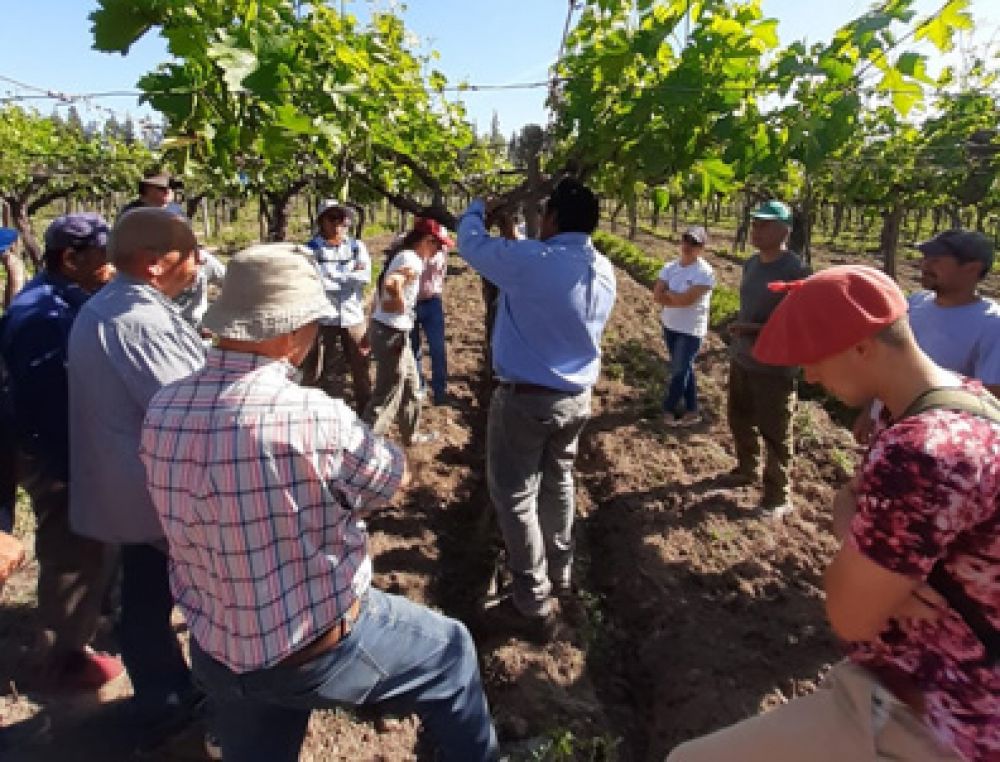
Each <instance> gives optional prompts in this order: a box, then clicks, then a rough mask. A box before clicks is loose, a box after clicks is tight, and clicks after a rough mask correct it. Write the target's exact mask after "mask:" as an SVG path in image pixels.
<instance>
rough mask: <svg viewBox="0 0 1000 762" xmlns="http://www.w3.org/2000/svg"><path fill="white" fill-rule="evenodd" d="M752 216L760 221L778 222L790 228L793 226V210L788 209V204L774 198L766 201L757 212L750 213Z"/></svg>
mask: <svg viewBox="0 0 1000 762" xmlns="http://www.w3.org/2000/svg"><path fill="white" fill-rule="evenodd" d="M750 216H751V217H754V218H756V219H758V220H777V221H778V222H783V223H785V224H786V225H788V226H789V227H791V226H792V210H791V209H789V208H788V204H785V203H783V202H781V201H778V200H777V199H774V198H772V199H771V200H770V201H765V202H764V203H763V204H761V205H760V206H759V207H758V208H757V210H756V211H754V212H750Z"/></svg>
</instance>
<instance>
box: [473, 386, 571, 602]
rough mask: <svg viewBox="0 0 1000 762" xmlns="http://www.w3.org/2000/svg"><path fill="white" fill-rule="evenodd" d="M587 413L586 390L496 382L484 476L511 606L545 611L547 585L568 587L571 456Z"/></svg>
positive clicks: (547, 596) (488, 429)
mask: <svg viewBox="0 0 1000 762" xmlns="http://www.w3.org/2000/svg"><path fill="white" fill-rule="evenodd" d="M589 418H590V390H589V389H588V390H587V391H584V392H580V393H578V394H572V393H565V394H564V393H557V392H552V393H545V392H538V391H534V390H533V391H531V392H524V391H516V390H513V389H511V388H510V387H507V386H503V385H501V386H498V387H497V388H496V389H495V390H494V392H493V398H492V400H491V402H490V413H489V423H488V428H487V437H486V478H487V484H488V486H489V491H490V498H491V499H492V501H493V505H494V507H495V508H496V512H497V522H498V523H499V525H500V531H501V533H502V534H503V538H504V544H505V545H506V546H507V564H508V566H509V568H510V571H511V575H512V576H513V582H514V589H513V596H514V604H515V606H517V608H518V610H519V611H521V613H523V614H525V615H528V616H538V615H542V614H545V613H547V612H548V608H549V595H550V593H551V592H552V589H553V587H555V588H556V589H559V588H562V587H568V586H569V583H570V576H571V573H572V565H573V517H574V513H575V508H576V501H575V495H574V484H573V461H574V460H576V452H577V445H578V443H579V441H580V433H581V432H582V431H583V427H584V426H585V425H586V423H587V420H588V419H589Z"/></svg>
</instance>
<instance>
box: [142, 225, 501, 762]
mask: <svg viewBox="0 0 1000 762" xmlns="http://www.w3.org/2000/svg"><path fill="white" fill-rule="evenodd" d="M307 253H308V252H304V250H302V249H299V248H298V247H295V246H291V245H288V244H268V245H261V246H254V247H251V248H250V249H247V250H245V251H243V252H240V253H239V254H237V255H236V256H235V257H234V258H233V260H232V261H231V262H230V264H229V268H228V270H227V273H226V278H225V281H224V283H223V287H222V293H221V294H220V296H219V298H218V300H217V301H216V302H215V304H213V305H212V306H211V307H210V308H209V311H208V312H207V313H206V315H205V318H204V325H205V327H206V328H208V329H209V330H211V331H212V332H213V333H215V334H216V335H217V336H218V337H219V339H218V346H217V347H216V348H214V349H212V350H210V351H209V354H208V359H207V362H206V365H205V367H204V368H203V369H202V370H200V371H198V372H196V373H195V374H193V375H192V376H190V377H188V378H186V379H183V380H181V381H177V382H175V383H173V384H170V385H169V386H166V387H165V388H164V389H163V390H161V391H160V392H159V393H158V394H157V395H156V396H155V397H154V398H153V400H152V402H151V403H150V406H149V409H148V413H147V415H146V420H145V423H144V427H143V437H142V451H141V455H142V458H143V461H144V463H145V465H146V471H147V475H148V484H149V489H150V493H151V494H152V496H153V502H154V503H155V505H156V508H157V512H158V513H159V516H160V520H161V521H162V523H163V527H164V530H165V533H166V536H167V540H168V543H169V549H170V560H171V570H170V577H171V586H172V589H173V592H174V596H175V598H176V600H177V604H178V606H179V607H180V608H181V609H182V611H183V612H184V614H185V616H186V617H187V621H188V625H189V627H190V630H191V634H192V636H193V637H192V641H191V660H192V667H193V669H194V671H195V674H196V676H197V677H198V679H199V681H200V682H201V684H203V685H204V686H205V687H206V689H207V690H208V692H209V694H210V696H211V697H212V699H213V704H214V708H215V709H216V712H217V716H216V730H217V732H218V734H219V736H220V739H221V741H222V749H223V756H224V758H225V759H226V760H227V762H248V761H250V760H254V761H256V760H261V761H263V760H268V762H281V761H283V760H288V761H289V762H291V761H292V760H297V759H298V756H299V749H300V747H301V745H302V740H303V738H304V735H305V731H306V725H307V722H308V719H309V714H310V711H311V710H312V709H313V708H328V707H334V706H339V705H362V704H368V705H374V706H377V707H379V708H383V709H385V710H388V711H392V712H405V713H408V712H416V713H417V714H419V715H420V717H421V719H422V721H423V723H424V726H425V727H426V728H427V730H428V731H429V733H430V735H431V737H432V738H433V739H434V741H435V743H436V744H437V746H438V748H439V751H440V758H442V759H446V760H463V762H464V761H466V760H472V761H475V760H491V759H494V758H495V756H496V735H495V732H494V729H493V725H492V722H491V720H490V715H489V709H488V707H487V704H486V698H485V695H484V694H483V690H482V683H481V680H480V676H479V668H478V664H477V660H476V652H475V647H474V645H473V643H472V640H471V638H470V636H469V633H468V631H467V630H466V629H465V627H464V626H463V625H462V624H461V623H460V622H457V621H455V620H453V619H449V618H447V617H445V616H442V615H440V614H437V613H435V612H432V611H430V610H429V609H426V608H424V607H422V606H418V605H416V604H413V603H411V602H409V601H407V600H405V599H404V598H400V597H397V596H392V595H387V594H384V593H382V592H380V591H378V590H375V589H374V588H372V587H370V583H371V576H372V565H371V559H370V558H369V556H368V553H367V547H366V545H367V532H366V529H365V524H364V520H363V519H364V516H365V515H366V514H367V513H369V512H370V511H372V510H375V509H377V508H379V507H381V506H383V505H385V504H386V503H387V502H388V501H389V499H390V498H391V497H392V496H393V495H394V493H396V492H397V491H398V490H399V489H400V488H401V487H403V486H405V484H406V482H407V481H408V475H407V470H406V465H405V461H404V457H403V453H402V451H401V450H400V449H399V448H398V447H396V446H395V445H393V444H392V443H390V442H388V441H387V440H385V439H383V438H381V437H379V436H376V435H375V434H373V433H372V431H371V429H369V428H368V427H367V426H365V425H364V424H363V423H361V422H360V421H359V420H358V418H357V417H356V416H355V415H354V413H353V412H351V410H350V409H349V408H348V407H347V405H346V404H344V402H343V401H342V400H337V399H333V398H331V397H328V396H327V395H326V394H324V393H323V392H322V391H319V390H317V389H308V388H303V387H300V386H298V385H297V384H295V383H294V382H293V381H292V380H291V379H290V375H291V374H292V372H293V370H294V368H295V367H296V366H298V365H299V364H300V363H301V362H302V361H303V360H304V359H305V356H306V354H307V353H308V351H309V349H310V347H311V346H312V343H313V341H314V340H315V338H316V333H317V330H318V327H317V326H318V321H319V319H320V318H323V317H325V316H327V315H328V313H329V310H330V306H329V302H328V300H327V298H326V296H325V294H324V293H323V289H322V286H321V285H320V281H319V278H318V276H317V275H316V273H315V271H314V269H313V268H312V266H311V265H310V263H309V260H308V259H307V258H306V256H305V254H307Z"/></svg>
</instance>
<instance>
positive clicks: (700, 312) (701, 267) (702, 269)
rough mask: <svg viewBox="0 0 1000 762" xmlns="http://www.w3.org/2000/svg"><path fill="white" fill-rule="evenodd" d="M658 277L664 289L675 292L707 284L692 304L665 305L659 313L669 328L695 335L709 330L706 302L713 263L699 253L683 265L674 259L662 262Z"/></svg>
mask: <svg viewBox="0 0 1000 762" xmlns="http://www.w3.org/2000/svg"><path fill="white" fill-rule="evenodd" d="M659 277H660V280H662V281H663V282H664V283H666V284H667V289H668V290H670V291H673V292H674V293H675V294H683V293H684V292H685V291H687V290H688V289H689V288H691V287H692V286H708V291H706V292H705V293H704V294H702V295H701V296H700V297H698V299H697V300H696V301H695V303H694V304H691V305H688V306H687V307H664V308H663V311H662V312H661V313H660V322H661V323H663V325H664V327H666V328H669V329H670V330H671V331H677V332H678V333H686V334H689V335H690V336H698V337H701V336H704V335H705V334H706V333H708V305H709V302H710V301H711V299H712V288H714V286H715V273H714V272H713V270H712V266H711V265H710V264H709V263H708V262H706V261H705V260H704V259H702V258H701V257H698V259H696V260H695V261H694V262H692V263H691V264H689V265H682V264H681V262H680V260H679V259H677V260H674V261H673V262H671V263H669V264H667V265H664V267H663V269H662V270H660V276H659Z"/></svg>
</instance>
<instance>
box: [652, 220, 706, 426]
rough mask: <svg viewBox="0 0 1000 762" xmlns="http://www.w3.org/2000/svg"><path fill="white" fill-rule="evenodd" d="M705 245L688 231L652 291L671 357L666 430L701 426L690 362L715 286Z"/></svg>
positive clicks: (698, 231) (699, 232)
mask: <svg viewBox="0 0 1000 762" xmlns="http://www.w3.org/2000/svg"><path fill="white" fill-rule="evenodd" d="M707 242H708V233H707V232H706V231H705V228H703V227H701V226H700V225H695V226H694V227H690V228H688V229H687V230H686V231H685V232H684V235H683V236H682V237H681V256H680V259H677V260H675V261H673V262H671V263H669V264H667V265H665V266H664V267H663V269H662V270H661V271H660V276H659V278H657V280H656V285H655V286H654V287H653V300H654V301H655V302H656V303H657V304H658V305H660V306H661V307H663V310H662V311H661V312H660V322H661V323H662V325H663V341H664V342H665V343H666V345H667V353H668V354H669V356H670V381H669V383H668V385H667V390H666V394H665V395H664V398H663V420H664V422H665V423H666V424H667V425H668V426H690V425H693V424H696V423H699V422H700V421H701V415H700V414H699V413H698V388H697V386H696V384H695V381H694V358H695V356H696V355H697V354H698V350H699V349H700V348H701V342H702V339H704V338H705V334H706V333H708V305H709V302H710V300H711V298H712V288H713V287H714V286H715V273H714V272H713V271H712V266H711V265H710V264H708V262H706V261H705V260H704V259H703V258H702V256H701V255H702V253H703V252H704V250H705V244H706V243H707ZM681 402H683V403H684V410H683V412H681V411H680V410H679V408H680V405H681Z"/></svg>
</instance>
